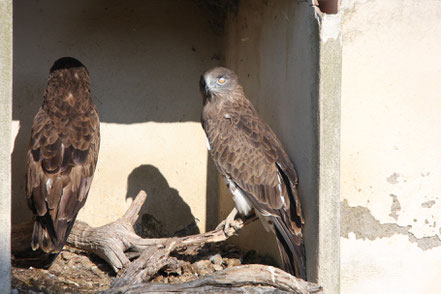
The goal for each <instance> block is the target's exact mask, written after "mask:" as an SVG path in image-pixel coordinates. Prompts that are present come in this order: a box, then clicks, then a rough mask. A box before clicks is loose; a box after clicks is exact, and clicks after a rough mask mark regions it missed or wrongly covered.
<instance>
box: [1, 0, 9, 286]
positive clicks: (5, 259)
mask: <svg viewBox="0 0 441 294" xmlns="http://www.w3.org/2000/svg"><path fill="white" fill-rule="evenodd" d="M0 15H1V18H0V81H1V82H0V292H1V293H9V291H10V285H11V271H10V266H11V243H10V240H11V238H10V236H11V220H10V219H11V218H10V215H11V197H10V195H11V119H12V1H9V0H1V1H0Z"/></svg>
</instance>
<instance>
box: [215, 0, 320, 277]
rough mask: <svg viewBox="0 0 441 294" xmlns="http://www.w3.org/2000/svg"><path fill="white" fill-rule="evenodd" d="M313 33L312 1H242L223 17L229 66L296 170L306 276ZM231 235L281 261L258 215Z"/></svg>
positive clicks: (312, 215) (224, 207) (313, 199)
mask: <svg viewBox="0 0 441 294" xmlns="http://www.w3.org/2000/svg"><path fill="white" fill-rule="evenodd" d="M317 32H318V28H317V21H316V19H315V15H314V9H313V8H312V7H311V5H310V3H307V2H297V1H288V0H287V1H280V0H277V1H254V0H249V1H246V0H243V1H241V2H240V5H239V9H238V13H237V14H232V15H230V17H229V19H228V22H227V28H226V44H225V46H226V53H225V56H226V65H227V66H228V67H230V68H232V69H233V70H235V71H236V73H237V74H238V75H239V79H240V81H241V84H242V85H243V87H244V90H245V93H246V95H247V97H248V98H249V99H250V100H251V101H252V102H253V104H254V105H255V107H256V109H257V111H258V112H259V113H260V116H261V117H262V118H263V120H265V121H266V122H267V123H268V124H269V125H270V126H271V128H272V129H273V130H274V132H275V133H276V134H277V135H278V137H279V138H280V140H281V141H282V143H283V145H284V146H285V149H286V150H287V152H288V154H289V156H290V158H291V160H292V161H293V163H294V166H295V168H296V170H297V172H298V174H299V181H300V184H299V191H300V197H301V199H302V205H303V209H304V211H305V217H306V226H305V236H306V237H305V239H306V251H307V260H308V261H307V263H308V277H309V279H311V280H317V276H318V273H317V262H318V261H317V250H318V249H317V230H318V228H317V224H318V215H317V213H318V211H317V209H316V207H317V205H318V199H317V193H318V190H317V188H318V187H317V172H318V170H317V161H318V158H317V155H318V154H317V139H318V138H317V133H315V131H316V129H314V126H316V124H317V95H318V79H317V71H318V67H317V56H318V55H317V54H318V51H317V50H318V48H317V46H318V33H317ZM219 189H220V191H221V193H220V196H219V197H220V213H221V216H225V215H226V214H227V213H228V212H229V210H230V209H231V207H232V206H233V203H232V201H231V195H230V194H229V192H228V191H227V189H226V188H225V184H224V183H223V181H222V180H220V181H219ZM263 240H264V241H263ZM236 242H237V243H238V244H240V246H241V247H244V248H248V249H256V250H257V251H258V252H259V253H261V254H268V255H270V256H272V257H273V258H274V259H275V260H276V261H278V250H277V245H276V243H275V240H274V236H273V235H272V234H271V233H266V232H265V231H264V229H263V227H262V226H261V224H260V222H256V223H254V224H252V225H250V226H249V227H246V228H244V229H243V230H242V231H241V232H240V235H239V237H238V238H237V240H236Z"/></svg>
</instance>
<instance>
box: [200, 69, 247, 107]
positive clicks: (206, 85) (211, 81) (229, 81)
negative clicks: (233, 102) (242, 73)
mask: <svg viewBox="0 0 441 294" xmlns="http://www.w3.org/2000/svg"><path fill="white" fill-rule="evenodd" d="M199 87H200V90H201V94H202V97H203V98H204V103H205V101H206V100H207V99H211V97H213V96H225V95H228V96H229V94H231V93H232V92H234V91H235V90H236V89H237V88H238V87H240V86H239V82H238V78H237V75H236V74H235V73H234V72H233V71H232V70H230V69H228V68H225V67H214V68H212V69H209V70H207V71H206V72H204V73H203V74H202V76H201V80H200V82H199Z"/></svg>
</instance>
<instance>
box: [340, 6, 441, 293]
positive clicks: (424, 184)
mask: <svg viewBox="0 0 441 294" xmlns="http://www.w3.org/2000/svg"><path fill="white" fill-rule="evenodd" d="M342 9H343V10H344V22H343V80H342V129H341V132H342V133H341V137H342V144H341V156H342V161H341V217H342V220H341V265H342V272H341V286H342V293H438V292H439V291H440V290H439V289H440V286H439V279H440V277H441V239H440V236H441V230H440V225H441V194H440V191H441V165H440V162H441V151H440V150H441V132H440V125H441V96H440V95H441V94H440V93H441V55H440V52H441V38H440V36H441V22H440V18H441V2H440V1H433V0H389V1H379V0H376V1H361V0H360V1H349V0H345V1H342Z"/></svg>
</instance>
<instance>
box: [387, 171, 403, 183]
mask: <svg viewBox="0 0 441 294" xmlns="http://www.w3.org/2000/svg"><path fill="white" fill-rule="evenodd" d="M399 177H400V175H399V174H397V173H393V174H391V175H390V176H389V177H387V178H386V181H387V182H388V183H389V184H398V178H399Z"/></svg>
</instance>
